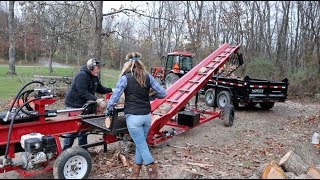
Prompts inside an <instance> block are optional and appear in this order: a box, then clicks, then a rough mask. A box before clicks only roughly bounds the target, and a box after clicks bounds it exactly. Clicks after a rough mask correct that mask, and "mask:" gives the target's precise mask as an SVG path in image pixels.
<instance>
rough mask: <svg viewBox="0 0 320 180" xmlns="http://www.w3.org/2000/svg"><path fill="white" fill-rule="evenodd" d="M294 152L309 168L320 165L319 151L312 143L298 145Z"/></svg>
mask: <svg viewBox="0 0 320 180" xmlns="http://www.w3.org/2000/svg"><path fill="white" fill-rule="evenodd" d="M293 151H294V152H295V153H296V154H297V155H298V156H299V157H300V158H301V160H302V161H303V162H305V163H306V164H307V165H308V166H312V165H316V164H320V158H319V150H318V149H317V148H316V147H315V146H314V145H313V144H311V143H310V142H306V143H301V144H297V145H296V146H295V148H294V150H293Z"/></svg>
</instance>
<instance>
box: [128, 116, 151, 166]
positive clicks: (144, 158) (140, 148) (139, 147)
mask: <svg viewBox="0 0 320 180" xmlns="http://www.w3.org/2000/svg"><path fill="white" fill-rule="evenodd" d="M151 119H152V118H151V114H150V113H149V114H147V115H133V114H126V123H127V128H128V130H129V133H130V136H131V138H132V139H133V141H134V143H135V146H136V152H135V158H134V162H135V163H136V164H142V163H144V164H145V165H148V164H151V163H153V161H154V159H153V157H152V155H151V153H150V150H149V147H148V144H147V135H148V131H149V129H150V126H151Z"/></svg>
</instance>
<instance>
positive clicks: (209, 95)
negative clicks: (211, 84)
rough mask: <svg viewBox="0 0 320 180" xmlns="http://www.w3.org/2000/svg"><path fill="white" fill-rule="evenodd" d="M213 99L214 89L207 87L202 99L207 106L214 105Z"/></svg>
mask: <svg viewBox="0 0 320 180" xmlns="http://www.w3.org/2000/svg"><path fill="white" fill-rule="evenodd" d="M214 100H215V90H214V89H213V88H209V89H207V90H206V92H205V93H204V101H205V103H206V105H207V106H209V107H213V106H214Z"/></svg>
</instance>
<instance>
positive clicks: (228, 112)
mask: <svg viewBox="0 0 320 180" xmlns="http://www.w3.org/2000/svg"><path fill="white" fill-rule="evenodd" d="M234 112H235V110H234V106H233V105H231V104H229V105H227V106H226V107H225V108H224V109H223V112H222V113H223V114H222V120H223V124H224V126H225V127H231V126H232V125H233V121H234Z"/></svg>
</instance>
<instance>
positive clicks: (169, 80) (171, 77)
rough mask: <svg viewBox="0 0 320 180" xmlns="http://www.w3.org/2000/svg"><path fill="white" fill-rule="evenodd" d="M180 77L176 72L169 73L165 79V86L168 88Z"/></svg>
mask: <svg viewBox="0 0 320 180" xmlns="http://www.w3.org/2000/svg"><path fill="white" fill-rule="evenodd" d="M179 78H180V77H179V76H178V75H176V74H174V73H170V74H168V75H167V76H166V79H165V87H166V88H167V89H168V88H169V87H170V86H171V85H172V84H173V83H175V82H176V81H178V80H179Z"/></svg>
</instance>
